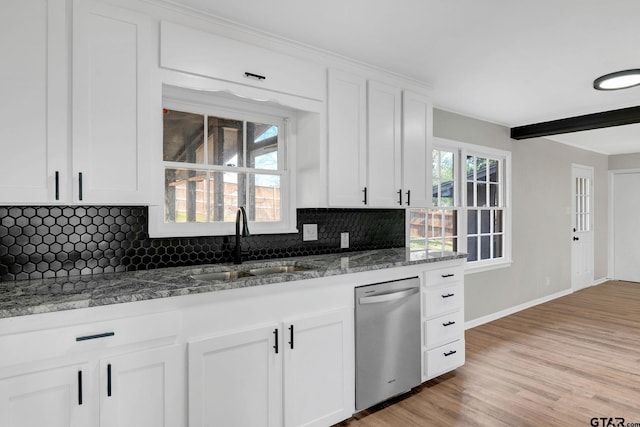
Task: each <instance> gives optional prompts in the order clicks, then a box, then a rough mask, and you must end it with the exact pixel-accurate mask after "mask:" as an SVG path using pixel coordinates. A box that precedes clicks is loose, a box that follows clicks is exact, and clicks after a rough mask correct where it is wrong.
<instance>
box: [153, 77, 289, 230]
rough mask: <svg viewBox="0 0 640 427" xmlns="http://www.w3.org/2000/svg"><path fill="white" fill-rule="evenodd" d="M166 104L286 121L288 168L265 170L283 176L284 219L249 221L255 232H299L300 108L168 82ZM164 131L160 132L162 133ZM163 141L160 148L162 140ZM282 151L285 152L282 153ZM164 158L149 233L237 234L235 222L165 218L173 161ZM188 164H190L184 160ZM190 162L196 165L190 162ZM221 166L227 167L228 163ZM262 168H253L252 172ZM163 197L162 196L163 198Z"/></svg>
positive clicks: (156, 168)
mask: <svg viewBox="0 0 640 427" xmlns="http://www.w3.org/2000/svg"><path fill="white" fill-rule="evenodd" d="M164 89H165V90H164V96H163V103H162V104H163V108H169V109H175V110H178V111H184V112H189V113H195V114H203V115H214V116H215V115H218V116H223V117H227V118H230V119H238V120H243V121H257V122H261V121H265V120H272V121H276V122H280V123H284V125H283V129H282V131H281V134H282V137H283V138H282V139H283V141H284V143H283V144H282V147H280V148H279V149H278V154H279V158H282V159H283V161H284V169H279V170H278V171H274V170H265V172H266V173H271V174H277V175H280V176H281V177H282V178H283V179H282V180H281V187H280V191H281V203H282V205H281V220H280V221H274V222H255V221H250V222H249V230H250V232H251V234H285V233H297V232H298V230H297V228H296V199H295V195H296V176H295V170H296V166H295V158H296V112H295V110H289V109H287V108H281V107H278V106H274V105H272V104H268V103H264V102H247V101H244V100H240V99H237V98H235V97H233V96H232V95H229V94H219V95H220V96H216V94H215V93H214V94H213V95H212V94H211V93H207V92H199V91H190V90H184V89H180V88H175V87H171V86H164ZM161 134H162V133H161V132H160V135H161ZM158 145H159V150H160V152H161V151H162V144H158ZM280 153H282V154H283V156H282V157H280ZM159 159H160V162H159V164H158V165H154V168H153V169H154V171H155V172H154V174H153V176H154V179H153V180H152V183H153V184H152V185H153V186H155V187H156V190H155V191H154V193H155V194H157V195H158V197H159V200H157V202H156V203H155V204H153V205H150V206H149V236H150V237H152V238H157V237H196V236H229V235H233V234H235V223H234V222H216V223H214V222H209V223H166V222H165V221H164V184H163V183H164V173H165V172H164V169H165V165H169V164H171V162H164V161H163V160H162V155H160V156H159ZM183 165H186V164H183ZM189 166H193V165H191V164H189ZM217 169H227V168H225V167H222V168H217ZM228 169H229V171H230V172H239V173H241V172H246V171H247V170H248V169H247V168H244V167H242V168H228ZM254 171H255V172H260V171H261V170H260V169H251V172H254ZM160 197H161V198H160Z"/></svg>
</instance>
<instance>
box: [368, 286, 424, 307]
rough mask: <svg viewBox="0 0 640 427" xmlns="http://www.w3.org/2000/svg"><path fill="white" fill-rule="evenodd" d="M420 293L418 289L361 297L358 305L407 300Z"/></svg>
mask: <svg viewBox="0 0 640 427" xmlns="http://www.w3.org/2000/svg"><path fill="white" fill-rule="evenodd" d="M418 292H420V288H417V287H415V288H408V289H402V290H400V291H395V292H389V293H384V294H379V295H371V296H367V297H360V298H359V299H358V303H359V304H376V303H379V302H388V301H395V300H398V299H402V298H406V297H408V296H410V295H413V294H417V293H418Z"/></svg>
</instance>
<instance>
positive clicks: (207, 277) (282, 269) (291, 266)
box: [190, 263, 315, 282]
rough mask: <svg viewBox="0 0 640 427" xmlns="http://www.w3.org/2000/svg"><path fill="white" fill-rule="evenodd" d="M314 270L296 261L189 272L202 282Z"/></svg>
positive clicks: (192, 276)
mask: <svg viewBox="0 0 640 427" xmlns="http://www.w3.org/2000/svg"><path fill="white" fill-rule="evenodd" d="M312 270H315V268H314V267H313V266H309V265H301V264H297V263H280V264H278V265H273V264H271V263H268V264H245V265H238V266H234V267H205V268H202V269H199V270H198V272H197V273H196V272H194V273H192V274H190V277H191V278H193V279H195V280H200V281H204V282H209V281H218V280H236V279H242V278H245V277H256V276H268V275H271V274H283V273H301V272H305V271H312Z"/></svg>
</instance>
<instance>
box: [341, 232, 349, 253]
mask: <svg viewBox="0 0 640 427" xmlns="http://www.w3.org/2000/svg"><path fill="white" fill-rule="evenodd" d="M348 247H349V233H348V232H345V233H340V248H341V249H347V248H348Z"/></svg>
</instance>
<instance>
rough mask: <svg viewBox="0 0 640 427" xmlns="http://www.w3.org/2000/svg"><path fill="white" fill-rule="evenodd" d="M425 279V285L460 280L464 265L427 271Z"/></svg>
mask: <svg viewBox="0 0 640 427" xmlns="http://www.w3.org/2000/svg"><path fill="white" fill-rule="evenodd" d="M425 279H426V280H425V285H426V286H427V287H429V286H438V285H445V284H448V283H454V282H460V281H462V280H463V279H464V266H462V265H456V266H453V267H449V268H440V269H438V270H432V271H427V272H426V278H425Z"/></svg>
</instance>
